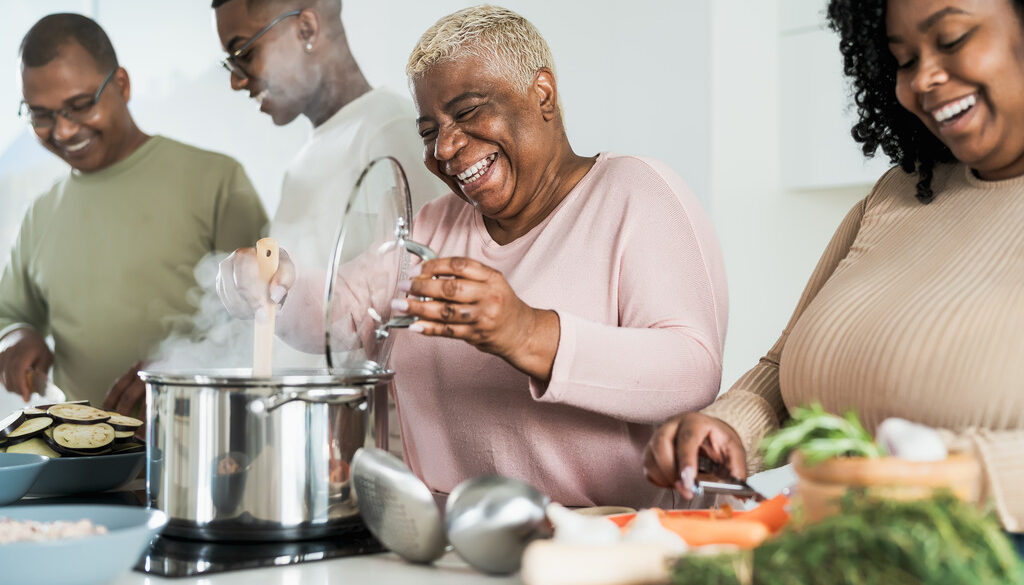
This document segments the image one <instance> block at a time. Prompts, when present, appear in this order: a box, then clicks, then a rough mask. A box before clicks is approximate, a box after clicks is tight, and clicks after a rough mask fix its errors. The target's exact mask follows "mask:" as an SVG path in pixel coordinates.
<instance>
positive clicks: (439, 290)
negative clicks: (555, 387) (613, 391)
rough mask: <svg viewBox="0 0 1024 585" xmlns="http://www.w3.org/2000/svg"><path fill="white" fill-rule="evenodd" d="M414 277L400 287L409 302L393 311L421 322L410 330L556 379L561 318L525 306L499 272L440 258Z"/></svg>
mask: <svg viewBox="0 0 1024 585" xmlns="http://www.w3.org/2000/svg"><path fill="white" fill-rule="evenodd" d="M417 270H418V271H417ZM410 276H412V277H413V278H412V280H410V281H405V282H402V283H399V288H400V289H401V290H404V291H406V292H408V293H409V294H410V297H409V298H407V299H399V300H395V301H393V303H392V310H394V311H395V312H396V313H400V314H407V315H412V316H415V317H417V319H418V320H417V321H416V322H415V323H414V324H413V325H411V326H410V327H409V329H410V330H411V331H418V332H420V333H422V334H424V335H432V336H439V337H452V338H455V339H462V340H465V341H467V342H469V343H470V344H472V345H473V346H474V347H476V348H477V349H479V350H481V351H485V352H487V353H492V354H494V355H497V356H499V357H501V358H503V359H504V360H505V361H507V362H509V363H510V364H512V365H513V366H515V367H516V368H518V369H519V370H521V371H523V372H525V373H526V374H529V375H530V376H533V377H535V378H538V379H540V380H548V379H549V378H550V377H551V367H552V364H554V361H555V353H556V352H557V351H558V338H559V333H560V328H559V324H558V314H557V313H555V312H554V311H547V310H541V309H534V308H533V307H530V306H529V305H527V304H526V303H524V302H523V301H522V300H521V299H520V298H519V297H518V296H516V293H515V291H513V290H512V287H511V286H509V284H508V282H507V281H506V280H505V277H504V276H503V275H502V274H501V273H500V272H498V271H497V270H494V269H492V268H490V267H487V266H484V265H483V264H481V263H479V262H477V261H475V260H470V259H469V258H438V259H436V260H427V261H425V262H423V263H422V264H419V265H418V266H417V267H414V268H413V269H412V270H411V271H410ZM416 297H430V299H431V300H427V301H423V300H420V299H418V298H416Z"/></svg>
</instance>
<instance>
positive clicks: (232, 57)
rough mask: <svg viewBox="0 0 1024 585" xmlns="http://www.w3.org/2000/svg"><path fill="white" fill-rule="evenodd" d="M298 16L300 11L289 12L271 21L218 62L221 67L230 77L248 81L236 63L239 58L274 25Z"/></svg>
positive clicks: (246, 74)
mask: <svg viewBox="0 0 1024 585" xmlns="http://www.w3.org/2000/svg"><path fill="white" fill-rule="evenodd" d="M300 14H302V11H301V10H292V11H291V12H285V13H284V14H282V15H281V16H278V17H277V18H275V19H274V20H271V21H270V24H268V25H267V26H265V27H263V28H262V29H261V30H260V32H258V33H256V34H254V35H253V36H252V38H250V39H249V40H248V41H246V42H245V43H244V44H243V45H242V46H241V47H238V48H237V49H235V50H234V51H231V52H230V53H228V56H227V57H225V58H224V59H223V60H222V61H221V62H220V64H221V66H222V67H224V68H225V69H227V70H228V71H230V72H231V75H233V76H234V77H237V78H239V79H248V78H249V73H248V72H247V71H246V70H245V69H244V68H243V67H242V64H241V63H239V62H238V59H239V57H241V56H242V55H243V54H244V53H245V52H246V51H248V50H249V49H250V48H251V47H252V45H253V43H255V42H256V41H257V40H259V38H260V37H262V36H263V35H264V34H266V33H267V31H268V30H270V29H271V28H273V27H274V25H275V24H277V23H279V22H281V21H282V20H284V19H286V18H288V17H289V16H298V15H300Z"/></svg>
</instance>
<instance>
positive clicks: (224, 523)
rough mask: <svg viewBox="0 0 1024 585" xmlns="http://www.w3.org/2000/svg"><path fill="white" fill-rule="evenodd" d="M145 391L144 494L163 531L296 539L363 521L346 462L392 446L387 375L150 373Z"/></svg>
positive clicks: (145, 374)
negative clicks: (369, 449) (160, 515)
mask: <svg viewBox="0 0 1024 585" xmlns="http://www.w3.org/2000/svg"><path fill="white" fill-rule="evenodd" d="M140 377H142V379H143V380H144V381H145V382H146V384H147V388H148V397H147V410H148V413H149V415H148V418H149V425H148V429H147V439H148V444H149V457H148V458H147V478H148V479H147V494H148V497H149V503H150V505H151V506H154V507H156V508H158V509H160V510H163V511H164V512H166V513H167V514H168V516H169V518H170V521H169V523H168V525H167V528H166V529H165V533H166V534H170V535H172V536H182V537H186V538H198V539H203V540H292V539H301V538H315V537H320V536H324V535H328V534H332V533H338V532H342V531H345V530H349V529H351V528H352V527H353V525H354V524H356V523H358V522H359V519H358V513H357V509H356V506H355V501H354V499H353V493H352V490H351V485H350V477H349V465H350V464H351V461H352V456H353V455H354V454H355V452H356V450H357V449H359V448H360V447H363V446H374V445H385V446H386V445H387V409H386V408H384V407H381V408H375V406H376V405H382V406H383V405H386V404H387V402H386V401H387V394H386V393H387V384H388V382H389V381H390V379H391V372H388V371H374V370H373V369H368V371H365V372H363V373H361V374H360V373H354V372H353V373H351V375H348V376H346V377H342V376H337V375H332V374H329V373H327V372H326V371H320V372H315V371H307V372H300V371H292V372H286V373H284V374H283V375H278V376H274V377H271V378H251V377H249V372H248V370H242V371H230V370H226V371H218V372H205V373H194V374H166V373H154V372H142V373H140Z"/></svg>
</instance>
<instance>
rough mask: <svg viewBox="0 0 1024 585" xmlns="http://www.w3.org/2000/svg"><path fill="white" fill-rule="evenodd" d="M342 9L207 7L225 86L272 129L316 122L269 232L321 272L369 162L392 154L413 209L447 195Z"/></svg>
mask: <svg viewBox="0 0 1024 585" xmlns="http://www.w3.org/2000/svg"><path fill="white" fill-rule="evenodd" d="M341 4H342V3H341V1H340V0H213V8H214V9H215V14H216V21H217V33H218V35H219V36H220V41H221V44H222V47H223V48H224V50H225V51H227V53H228V55H227V57H226V58H225V59H224V61H223V65H224V67H225V69H227V70H228V71H229V72H230V83H231V88H232V89H234V90H235V91H245V92H248V94H249V96H250V97H251V98H253V99H254V100H256V102H257V103H259V107H260V111H262V112H264V113H266V114H268V115H269V116H270V117H271V118H272V119H273V120H274V123H275V124H277V125H284V124H288V123H290V122H291V121H292V120H294V119H295V118H297V117H298V116H300V115H301V116H304V117H306V118H307V119H308V120H309V121H310V122H311V123H312V125H313V129H312V132H311V133H310V136H309V139H308V141H307V142H306V144H305V145H304V146H303V147H302V149H301V150H300V151H299V152H298V153H297V154H296V155H295V158H293V159H292V161H291V163H290V164H289V165H288V169H287V172H286V173H285V177H284V182H283V184H282V187H281V200H280V203H279V204H278V207H277V211H276V213H275V214H274V220H273V222H272V223H271V230H270V231H271V234H272V235H273V236H274V237H276V238H277V239H278V240H279V241H280V242H281V244H282V246H284V247H286V248H287V249H288V251H289V253H291V255H292V258H293V259H295V260H296V262H298V263H300V264H305V265H311V266H318V267H324V266H326V265H327V261H328V257H329V255H330V253H331V250H332V248H333V246H334V239H335V238H336V236H337V230H338V224H339V221H340V218H341V215H342V213H343V212H344V210H345V206H346V204H347V203H348V197H349V194H350V193H351V191H352V187H353V186H354V185H355V182H356V180H357V179H358V178H359V174H360V172H361V171H362V169H363V168H364V167H365V166H366V165H367V164H368V163H369V162H370V161H372V160H373V159H375V158H378V157H381V156H392V157H394V158H396V159H398V160H399V161H400V162H401V164H402V167H403V168H404V169H405V173H406V176H407V178H408V180H409V188H410V191H411V193H412V203H413V210H414V211H419V210H420V208H421V207H422V206H423V204H424V203H426V202H428V201H430V200H432V199H435V198H436V197H438V196H440V195H442V194H444V193H447V192H448V189H447V187H445V185H444V184H443V183H441V182H440V181H438V180H437V179H435V178H434V177H433V176H432V175H431V174H430V172H429V171H427V169H426V167H425V166H424V165H423V144H422V141H421V140H420V138H419V136H418V135H417V133H416V114H415V111H414V109H413V107H412V103H411V102H410V101H409V99H407V98H405V97H402V96H400V95H398V94H397V93H395V92H393V91H390V90H387V89H383V88H377V89H374V88H372V87H371V86H370V84H369V83H368V82H367V80H366V77H365V76H364V75H363V73H362V71H361V70H360V67H359V64H358V63H357V62H356V60H355V57H353V56H352V51H351V49H350V48H349V44H348V39H347V36H346V33H345V28H344V26H343V25H342V20H341V8H342V6H341ZM275 351H277V350H276V349H275ZM284 351H288V350H284ZM290 359H291V361H293V362H300V361H302V360H308V359H309V358H308V357H307V356H301V357H300V356H292V357H291V358H290ZM320 361H322V360H320ZM302 363H303V365H312V364H309V363H308V362H302ZM391 418H392V421H391V424H390V428H391V430H392V437H391V441H390V444H391V447H392V449H391V450H392V451H393V452H396V453H397V452H398V450H399V449H400V447H401V444H400V440H399V437H398V436H397V429H398V424H397V421H396V419H395V416H394V411H393V409H392V417H391Z"/></svg>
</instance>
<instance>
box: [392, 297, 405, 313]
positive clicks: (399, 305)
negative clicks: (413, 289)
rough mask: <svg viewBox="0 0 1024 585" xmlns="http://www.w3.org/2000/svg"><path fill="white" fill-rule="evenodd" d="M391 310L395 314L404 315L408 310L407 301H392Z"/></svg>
mask: <svg viewBox="0 0 1024 585" xmlns="http://www.w3.org/2000/svg"><path fill="white" fill-rule="evenodd" d="M391 310H392V311H394V312H396V313H404V312H406V311H408V310H409V301H407V300H405V299H393V300H392V301H391Z"/></svg>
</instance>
